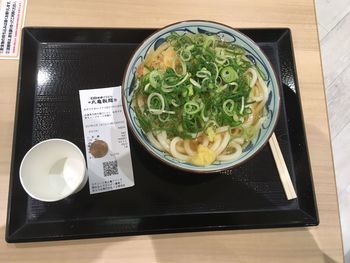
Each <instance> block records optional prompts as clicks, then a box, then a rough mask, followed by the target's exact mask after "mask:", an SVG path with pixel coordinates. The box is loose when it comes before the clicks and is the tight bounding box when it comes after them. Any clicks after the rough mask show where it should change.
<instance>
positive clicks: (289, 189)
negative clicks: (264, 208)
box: [269, 133, 297, 200]
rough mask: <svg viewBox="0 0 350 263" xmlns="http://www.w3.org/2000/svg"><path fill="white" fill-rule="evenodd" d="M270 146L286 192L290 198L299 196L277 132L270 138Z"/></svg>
mask: <svg viewBox="0 0 350 263" xmlns="http://www.w3.org/2000/svg"><path fill="white" fill-rule="evenodd" d="M269 144H270V148H271V150H272V154H273V157H274V159H275V163H276V166H277V170H278V174H279V176H280V180H281V182H282V185H283V189H284V192H285V194H286V197H287V199H288V200H291V199H295V198H297V194H296V193H295V190H294V187H293V183H292V180H291V179H290V175H289V172H288V169H287V166H286V163H285V161H284V158H283V155H282V152H281V149H280V146H279V144H278V141H277V139H276V135H275V133H273V134H272V136H271V137H270V139H269Z"/></svg>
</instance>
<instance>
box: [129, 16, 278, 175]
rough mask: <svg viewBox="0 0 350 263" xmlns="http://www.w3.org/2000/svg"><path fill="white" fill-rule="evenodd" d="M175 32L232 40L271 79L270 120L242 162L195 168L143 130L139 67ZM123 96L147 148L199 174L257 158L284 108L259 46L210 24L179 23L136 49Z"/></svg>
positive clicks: (131, 122)
mask: <svg viewBox="0 0 350 263" xmlns="http://www.w3.org/2000/svg"><path fill="white" fill-rule="evenodd" d="M172 32H176V33H178V34H184V33H186V32H192V33H204V34H217V35H219V36H220V37H221V38H223V39H224V40H225V41H229V42H232V43H234V44H236V45H239V46H241V47H243V48H244V49H245V50H246V52H247V53H248V55H247V57H248V58H249V59H250V60H251V61H252V62H253V63H254V64H255V65H256V66H257V67H258V68H259V69H260V70H261V71H262V72H263V73H264V75H265V76H267V79H266V81H265V82H266V85H267V87H268V100H267V103H266V108H267V112H268V115H267V118H266V120H265V122H264V123H263V125H262V128H261V130H260V131H259V133H258V135H257V137H256V138H255V139H254V140H253V141H252V143H251V144H250V145H248V146H247V147H246V148H245V149H244V150H243V152H242V154H241V156H240V157H239V158H238V159H236V160H234V161H229V162H220V161H216V162H214V163H213V164H211V165H209V166H203V167H200V166H195V165H193V164H191V163H186V162H182V161H179V160H178V159H176V158H174V157H172V156H171V155H169V154H167V153H165V152H162V151H159V150H158V149H156V148H155V147H154V146H152V144H151V143H150V142H149V141H148V139H147V137H146V135H145V134H144V132H143V131H142V129H141V127H140V125H139V123H138V120H137V117H136V115H135V112H134V111H133V108H132V107H131V100H132V95H133V89H134V87H135V80H136V76H135V74H136V69H137V67H138V65H139V64H140V63H141V62H142V61H143V60H144V58H145V57H146V55H147V54H148V53H149V52H150V51H151V50H155V49H157V47H158V46H159V45H160V44H161V43H163V42H164V39H165V38H166V37H167V36H169V35H170V34H171V33H172ZM122 95H123V98H122V100H123V107H124V113H125V115H126V119H127V122H128V125H129V127H130V129H131V131H132V132H133V134H134V135H135V137H136V138H137V140H138V141H139V142H140V143H141V144H142V145H143V146H144V148H145V149H146V150H147V151H148V152H149V153H151V154H152V155H153V156H155V157H156V158H157V159H159V160H160V161H162V162H164V163H166V164H168V165H170V166H173V167H175V168H178V169H183V170H186V171H190V172H197V173H203V172H218V171H222V170H225V169H227V168H232V167H233V166H236V165H239V164H241V163H242V162H244V161H246V160H248V159H249V158H251V157H252V156H254V155H255V154H256V153H257V152H258V151H259V150H261V149H262V148H263V146H264V145H265V144H266V142H267V141H268V139H269V137H270V136H271V134H272V132H273V130H274V128H275V124H276V122H277V118H278V113H279V108H280V92H279V86H278V82H277V79H276V76H275V73H274V70H273V68H272V67H271V65H270V62H269V60H268V59H267V58H266V56H265V55H264V53H263V52H262V51H261V49H260V48H259V47H258V45H257V44H256V43H255V42H254V41H253V40H251V39H250V38H248V37H247V36H245V35H244V34H242V33H240V32H238V31H236V30H234V29H233V28H231V27H229V26H226V25H223V24H219V23H215V22H209V21H183V22H178V23H175V24H172V25H169V26H166V27H164V28H162V29H160V30H158V31H156V32H155V33H154V34H152V35H151V36H150V37H148V38H147V39H146V40H145V41H144V42H143V43H142V44H141V45H140V46H139V47H138V48H137V49H136V51H135V52H134V54H133V56H132V57H131V59H130V61H129V64H128V66H127V68H126V70H125V73H124V78H123V82H122Z"/></svg>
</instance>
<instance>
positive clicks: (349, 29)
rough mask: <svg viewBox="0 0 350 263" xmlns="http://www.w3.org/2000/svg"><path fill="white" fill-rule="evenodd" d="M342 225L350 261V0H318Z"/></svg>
mask: <svg viewBox="0 0 350 263" xmlns="http://www.w3.org/2000/svg"><path fill="white" fill-rule="evenodd" d="M315 3H316V12H317V22H318V28H319V36H320V45H321V54H322V61H323V75H324V81H325V85H326V97H327V104H328V116H329V122H330V127H331V139H332V146H333V157H334V166H335V174H336V180H337V190H338V199H339V208H340V218H341V225H342V234H343V243H344V254H345V262H346V263H350V174H349V172H350V160H349V159H350V0H316V2H315Z"/></svg>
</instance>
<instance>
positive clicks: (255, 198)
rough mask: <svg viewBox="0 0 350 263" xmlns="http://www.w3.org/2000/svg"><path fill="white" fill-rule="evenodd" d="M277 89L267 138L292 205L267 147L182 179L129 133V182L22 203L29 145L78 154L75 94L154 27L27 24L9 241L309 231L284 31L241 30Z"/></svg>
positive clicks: (115, 72)
mask: <svg viewBox="0 0 350 263" xmlns="http://www.w3.org/2000/svg"><path fill="white" fill-rule="evenodd" d="M240 31H241V32H243V33H245V34H246V35H248V36H249V37H251V38H252V39H253V40H254V41H256V42H257V43H258V44H259V46H260V47H261V48H262V50H263V51H264V52H265V53H266V55H267V56H268V57H269V58H270V60H271V62H272V64H273V66H274V67H275V69H276V72H277V75H278V78H279V79H280V81H281V83H282V98H283V100H282V110H281V114H280V118H279V122H278V125H277V128H276V130H275V133H276V135H277V138H278V141H279V143H280V146H281V149H282V152H283V154H284V157H285V160H286V163H287V166H288V169H289V171H290V174H291V177H292V181H293V183H294V186H295V188H296V191H297V195H298V199H296V200H292V201H287V200H286V198H285V195H284V192H283V188H282V185H281V182H280V180H279V177H278V173H277V169H276V166H275V163H274V160H273V157H272V153H271V150H270V148H269V146H268V145H267V146H266V147H265V148H264V149H263V150H262V151H261V152H260V153H259V154H258V155H256V156H255V157H254V158H253V159H251V160H250V161H248V162H246V163H245V164H244V165H241V166H240V167H238V168H235V169H232V170H227V171H225V172H222V173H218V174H202V175H198V174H189V173H185V172H180V171H177V170H175V169H173V168H170V167H168V166H166V165H163V164H161V163H160V162H159V161H157V160H156V159H154V158H153V157H152V156H150V155H149V154H147V153H146V152H145V151H144V150H143V148H142V147H141V146H140V145H139V144H138V143H137V142H136V140H135V139H134V138H133V136H132V135H131V134H130V143H131V153H132V162H133V169H134V176H135V186H134V187H131V188H127V189H123V190H118V191H112V192H107V193H101V194H95V195H90V194H89V189H88V186H85V188H84V189H83V190H82V191H81V192H79V193H78V194H76V195H73V196H71V197H69V198H66V199H64V200H62V201H58V202H54V203H44V202H40V201H37V200H34V199H32V198H31V197H29V196H28V195H27V194H26V193H25V191H24V190H23V188H22V186H21V184H20V181H19V165H20V162H21V160H22V158H23V156H24V154H25V153H26V152H27V151H28V150H29V149H30V147H31V146H32V145H34V144H36V143H38V142H40V141H42V140H44V139H49V138H64V139H67V140H70V141H72V142H74V143H75V144H77V145H78V146H79V147H80V149H81V150H82V151H84V152H85V147H84V136H83V128H82V120H81V112H80V103H79V93H78V91H79V90H80V89H95V88H103V87H111V86H117V85H119V84H120V83H121V80H122V75H123V71H124V67H125V65H126V63H127V61H128V59H129V57H130V56H131V54H132V52H133V50H134V49H135V48H136V47H137V46H138V44H139V43H140V42H141V41H142V40H143V39H145V38H146V37H147V36H148V35H150V34H151V33H152V32H154V29H82V28H75V29H72V28H70V29H68V28H25V29H24V30H23V38H22V39H23V43H22V49H21V61H20V62H21V63H20V68H19V80H18V95H17V107H16V119H15V129H14V139H13V155H12V163H11V177H10V190H9V199H8V200H9V201H8V216H7V226H6V240H7V242H26V241H43V240H58V239H76V238H88V237H102V236H117V235H135V234H151V233H166V232H184V231H201V230H223V229H242V228H271V227H290V226H314V225H317V224H318V215H317V208H316V201H315V196H314V192H313V183H312V176H311V169H310V162H309V158H308V150H307V145H306V138H305V130H304V124H303V118H302V112H301V107H300V98H299V92H298V84H297V79H296V72H295V66H294V57H293V48H292V41H291V33H290V30H289V29H284V28H282V29H242V30H240Z"/></svg>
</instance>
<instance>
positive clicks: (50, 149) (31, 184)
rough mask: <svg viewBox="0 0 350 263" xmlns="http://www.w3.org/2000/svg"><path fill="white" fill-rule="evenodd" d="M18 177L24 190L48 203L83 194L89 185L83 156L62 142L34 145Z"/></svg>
mask: <svg viewBox="0 0 350 263" xmlns="http://www.w3.org/2000/svg"><path fill="white" fill-rule="evenodd" d="M19 174H20V180H21V184H22V186H23V188H24V190H25V191H26V192H27V193H28V194H29V195H30V196H31V197H33V198H35V199H38V200H40V201H46V202H53V201H58V200H61V199H64V198H66V197H67V196H69V195H71V194H74V193H76V192H78V191H80V190H81V189H82V188H83V187H84V185H85V184H86V182H87V174H86V162H85V158H84V155H83V153H82V152H81V151H80V149H79V148H78V147H77V146H76V145H75V144H73V143H71V142H69V141H67V140H63V139H50V140H46V141H42V142H40V143H38V144H36V145H34V146H33V147H32V148H31V149H30V150H29V151H28V152H27V153H26V155H25V156H24V158H23V160H22V162H21V166H20V169H19Z"/></svg>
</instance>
